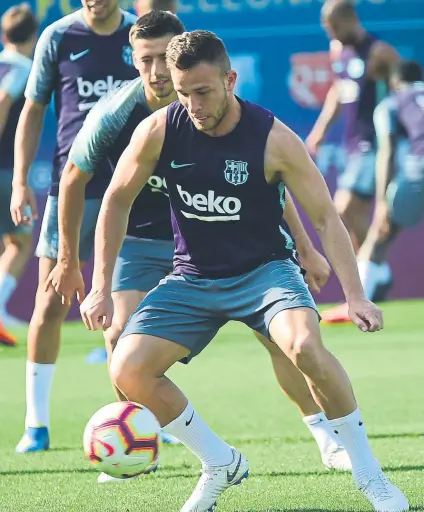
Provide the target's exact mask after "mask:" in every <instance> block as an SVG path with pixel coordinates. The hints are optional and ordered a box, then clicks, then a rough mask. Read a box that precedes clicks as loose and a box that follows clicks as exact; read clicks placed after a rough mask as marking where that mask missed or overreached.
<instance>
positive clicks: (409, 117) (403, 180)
mask: <svg viewBox="0 0 424 512" xmlns="http://www.w3.org/2000/svg"><path fill="white" fill-rule="evenodd" d="M390 85H391V88H392V90H393V93H392V94H391V95H390V96H389V97H388V98H386V99H385V100H383V101H382V102H381V103H380V104H379V105H378V106H377V108H376V110H375V113H374V125H375V129H376V134H377V146H378V151H377V176H376V182H377V183H376V184H377V186H376V189H377V192H376V207H375V212H374V218H373V222H372V224H371V227H370V229H369V232H368V235H367V238H366V239H365V242H364V244H363V245H362V247H361V249H360V251H359V254H358V266H359V269H360V274H361V279H362V284H363V286H364V290H365V294H366V295H367V296H368V297H372V296H375V295H378V296H379V297H380V299H383V298H384V292H385V291H386V290H387V283H388V282H391V271H390V267H389V264H388V263H387V261H386V259H387V254H388V252H389V250H390V247H391V246H392V244H393V241H394V240H395V238H396V236H397V235H398V234H399V233H400V231H401V230H402V229H403V228H408V227H410V226H414V225H416V224H418V223H419V222H420V221H421V220H422V218H423V217H424V83H423V74H422V69H421V66H420V65H419V64H418V63H417V62H414V61H400V62H399V64H398V65H396V66H395V67H394V68H393V70H392V74H391V80H390ZM405 133H406V135H407V138H408V140H409V142H410V145H411V146H410V147H411V150H410V154H409V155H407V157H406V159H405V162H404V164H403V165H402V166H401V167H399V166H396V165H395V152H396V147H397V145H398V142H399V139H400V138H402V137H404V134H405Z"/></svg>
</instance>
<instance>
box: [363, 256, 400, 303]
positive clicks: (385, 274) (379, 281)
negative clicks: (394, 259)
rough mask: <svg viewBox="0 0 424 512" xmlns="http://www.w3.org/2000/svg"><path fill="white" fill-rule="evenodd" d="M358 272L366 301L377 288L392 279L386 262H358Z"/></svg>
mask: <svg viewBox="0 0 424 512" xmlns="http://www.w3.org/2000/svg"><path fill="white" fill-rule="evenodd" d="M358 271H359V277H360V279H361V283H362V286H363V287H364V292H365V297H366V298H367V299H371V298H372V297H373V295H374V293H375V290H376V288H377V286H379V285H383V284H386V283H388V282H389V281H390V279H391V277H392V273H391V270H390V266H389V264H388V263H387V262H384V263H374V262H373V261H368V260H359V261H358Z"/></svg>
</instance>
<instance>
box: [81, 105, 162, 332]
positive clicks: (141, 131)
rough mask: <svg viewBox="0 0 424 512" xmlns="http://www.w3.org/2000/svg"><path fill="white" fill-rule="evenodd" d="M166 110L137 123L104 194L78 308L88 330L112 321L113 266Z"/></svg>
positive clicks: (154, 158) (151, 167) (153, 160)
mask: <svg viewBox="0 0 424 512" xmlns="http://www.w3.org/2000/svg"><path fill="white" fill-rule="evenodd" d="M166 111H167V109H166V108H165V109H161V110H159V111H157V112H156V113H154V114H152V115H151V116H149V117H148V118H146V119H145V120H144V121H142V122H141V123H140V124H139V126H138V127H137V129H136V130H135V132H134V134H133V136H132V139H131V142H130V144H129V146H128V147H127V149H126V150H125V151H124V153H123V154H122V156H121V158H120V159H119V162H118V165H117V167H116V169H115V172H114V174H113V178H112V181H111V183H110V185H109V187H108V189H107V190H106V193H105V196H104V198H103V202H102V206H101V208H100V213H99V218H98V221H97V226H96V235H95V244H94V246H95V251H94V269H93V282H92V289H91V291H90V293H89V295H88V296H87V298H86V299H85V301H84V302H83V303H82V305H81V308H80V309H81V316H82V319H83V320H84V323H85V325H86V326H87V327H88V328H89V329H90V330H95V329H99V328H101V327H102V328H104V329H105V328H107V327H109V326H110V324H111V321H112V316H113V309H112V308H113V306H112V304H111V301H110V294H111V287H112V274H113V269H114V266H115V262H116V258H117V257H118V253H119V250H120V248H121V246H122V242H123V240H124V237H125V234H126V231H127V227H128V217H129V214H130V210H131V206H132V204H133V202H134V200H135V198H136V197H137V196H138V194H139V193H140V190H141V189H142V188H143V187H144V185H145V184H146V182H147V180H148V179H149V178H150V176H152V174H153V173H154V171H155V168H156V166H157V163H158V160H159V156H160V152H161V150H162V146H163V141H164V138H165V127H166Z"/></svg>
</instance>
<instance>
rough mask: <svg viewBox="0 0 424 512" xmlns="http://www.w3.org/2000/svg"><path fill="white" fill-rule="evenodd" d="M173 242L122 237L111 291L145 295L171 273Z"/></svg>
mask: <svg viewBox="0 0 424 512" xmlns="http://www.w3.org/2000/svg"><path fill="white" fill-rule="evenodd" d="M173 255H174V242H173V241H168V240H148V239H145V238H126V239H125V240H124V243H123V244H122V248H121V251H120V253H119V256H118V259H117V260H116V264H115V269H114V271H113V279H112V291H113V292H119V291H123V290H138V291H142V292H148V291H149V290H151V289H152V288H154V287H155V286H156V285H157V284H158V283H159V281H160V280H161V279H163V278H164V277H166V276H167V275H168V274H170V273H171V272H172V258H173Z"/></svg>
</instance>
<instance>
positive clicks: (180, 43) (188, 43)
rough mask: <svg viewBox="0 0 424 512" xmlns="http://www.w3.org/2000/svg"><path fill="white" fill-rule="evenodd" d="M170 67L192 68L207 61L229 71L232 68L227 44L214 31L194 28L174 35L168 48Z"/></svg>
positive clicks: (167, 57)
mask: <svg viewBox="0 0 424 512" xmlns="http://www.w3.org/2000/svg"><path fill="white" fill-rule="evenodd" d="M166 61H167V64H168V67H169V68H172V67H176V68H177V69H180V70H184V69H191V68H193V67H194V66H197V64H199V63H200V62H207V63H208V64H213V65H215V66H218V67H220V68H221V69H222V71H223V73H227V72H228V71H229V70H230V69H231V65H230V59H229V57H228V53H227V50H226V48H225V45H224V43H223V41H222V39H220V38H219V37H217V36H216V35H215V34H214V33H213V32H209V31H207V30H193V31H192V32H184V34H181V35H179V36H176V37H174V38H173V39H172V40H171V42H170V43H169V45H168V48H167V50H166Z"/></svg>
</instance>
